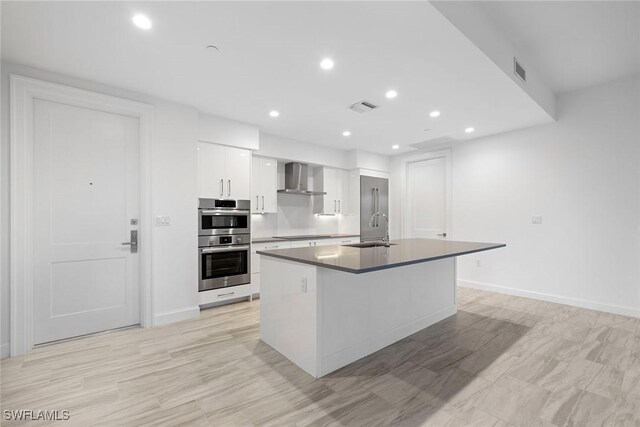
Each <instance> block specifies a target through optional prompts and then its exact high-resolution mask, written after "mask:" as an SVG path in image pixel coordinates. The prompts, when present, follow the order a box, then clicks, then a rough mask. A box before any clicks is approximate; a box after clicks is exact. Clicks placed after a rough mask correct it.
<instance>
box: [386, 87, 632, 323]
mask: <svg viewBox="0 0 640 427" xmlns="http://www.w3.org/2000/svg"><path fill="white" fill-rule="evenodd" d="M557 107H558V121H557V122H556V123H553V124H549V125H543V126H538V127H534V128H529V129H524V130H520V131H514V132H509V133H505V134H502V135H496V136H490V137H486V138H482V139H477V140H471V141H468V142H466V143H463V144H460V145H456V146H454V147H453V150H452V161H453V230H452V231H453V233H452V238H453V239H455V240H475V241H486V242H504V243H506V244H507V247H506V248H505V249H500V250H496V251H489V252H486V253H483V254H477V255H469V256H465V257H460V258H459V261H458V279H459V280H460V281H461V284H463V285H468V286H476V287H483V288H486V289H491V290H496V291H501V292H506V293H512V294H517V295H523V296H529V297H534V298H541V299H547V300H554V301H558V302H563V303H567V304H573V305H578V306H585V307H590V308H594V309H600V310H604V311H611V312H617V313H623V314H624V313H626V314H632V315H636V316H640V76H636V77H634V78H630V79H624V80H620V81H616V82H611V83H607V84H604V85H600V86H596V87H592V88H587V89H583V90H580V91H576V92H570V93H566V94H563V95H560V96H559V97H558V99H557ZM399 161H400V159H394V165H395V164H398V162H399ZM396 181H398V180H396ZM396 194H397V193H396ZM396 202H398V200H396ZM532 215H542V217H543V223H542V224H541V225H532V224H531V216H532ZM394 225H395V227H394V233H395V235H396V236H397V235H398V234H397V233H398V227H397V224H394ZM477 260H480V263H481V266H480V267H478V266H477V265H476V261H477Z"/></svg>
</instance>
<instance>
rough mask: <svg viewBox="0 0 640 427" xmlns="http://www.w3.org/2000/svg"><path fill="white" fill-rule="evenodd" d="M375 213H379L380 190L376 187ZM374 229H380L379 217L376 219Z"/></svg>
mask: <svg viewBox="0 0 640 427" xmlns="http://www.w3.org/2000/svg"><path fill="white" fill-rule="evenodd" d="M376 212H380V188H379V187H376ZM376 227H380V215H378V216H377V217H376Z"/></svg>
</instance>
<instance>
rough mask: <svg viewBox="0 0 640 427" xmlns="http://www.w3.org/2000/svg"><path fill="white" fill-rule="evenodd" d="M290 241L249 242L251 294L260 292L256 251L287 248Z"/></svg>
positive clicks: (258, 263) (258, 259)
mask: <svg viewBox="0 0 640 427" xmlns="http://www.w3.org/2000/svg"><path fill="white" fill-rule="evenodd" d="M290 247H291V243H290V242H288V241H282V242H268V243H253V244H251V294H252V295H256V294H259V293H260V255H258V254H257V253H256V252H258V251H268V250H269V249H288V248H290Z"/></svg>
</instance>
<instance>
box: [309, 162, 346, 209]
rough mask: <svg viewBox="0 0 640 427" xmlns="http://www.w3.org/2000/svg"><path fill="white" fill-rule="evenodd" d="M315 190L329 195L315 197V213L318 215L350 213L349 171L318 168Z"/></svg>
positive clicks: (315, 174)
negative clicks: (348, 204)
mask: <svg viewBox="0 0 640 427" xmlns="http://www.w3.org/2000/svg"><path fill="white" fill-rule="evenodd" d="M313 188H314V190H316V191H324V192H325V193H327V194H324V195H318V196H315V198H316V199H315V200H314V205H313V211H314V213H317V214H341V213H345V214H346V213H348V212H349V208H348V206H347V203H348V202H347V201H348V199H349V197H348V195H349V191H348V176H347V171H345V170H342V169H333V168H327V167H318V168H316V169H315V170H314V174H313Z"/></svg>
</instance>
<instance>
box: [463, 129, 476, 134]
mask: <svg viewBox="0 0 640 427" xmlns="http://www.w3.org/2000/svg"><path fill="white" fill-rule="evenodd" d="M474 130H475V129H474V128H466V129H465V130H464V131H465V132H466V133H471V132H473V131H474Z"/></svg>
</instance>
